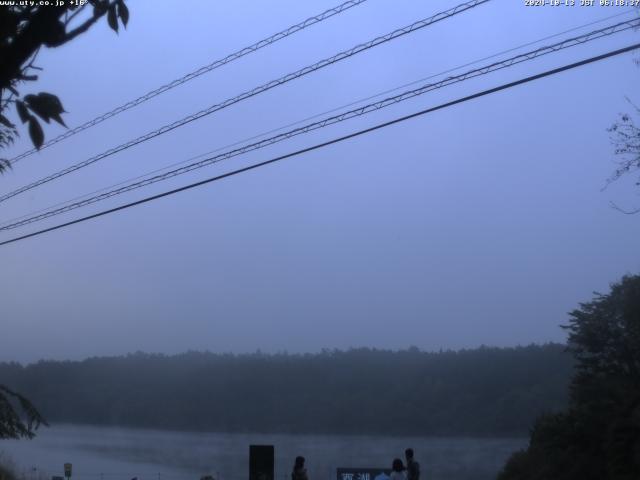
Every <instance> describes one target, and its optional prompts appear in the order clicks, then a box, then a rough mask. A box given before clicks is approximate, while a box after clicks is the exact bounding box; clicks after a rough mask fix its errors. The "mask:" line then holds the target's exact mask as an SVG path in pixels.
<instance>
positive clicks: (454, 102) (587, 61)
mask: <svg viewBox="0 0 640 480" xmlns="http://www.w3.org/2000/svg"><path fill="white" fill-rule="evenodd" d="M638 48H640V43H636V44H633V45H630V46H628V47H624V48H620V49H618V50H613V51H609V52H607V53H604V54H602V55H597V56H595V57H590V58H587V59H585V60H581V61H579V62H574V63H571V64H568V65H564V66H562V67H558V68H554V69H552V70H547V71H545V72H542V73H539V74H536V75H531V76H529V77H525V78H522V79H520V80H516V81H513V82H509V83H505V84H503V85H500V86H498V87H494V88H490V89H487V90H483V91H481V92H477V93H474V94H472V95H468V96H466V97H462V98H458V99H456V100H452V101H450V102H446V103H443V104H440V105H438V106H436V107H430V108H427V109H424V110H421V111H419V112H415V113H412V114H410V115H405V116H403V117H399V118H395V119H393V120H390V121H387V122H384V123H380V124H378V125H375V126H373V127H369V128H365V129H363V130H359V131H356V132H353V133H350V134H348V135H344V136H342V137H338V138H334V139H332V140H329V141H326V142H322V143H318V144H316V145H313V146H311V147H307V148H303V149H301V150H297V151H295V152H291V153H288V154H285V155H280V156H278V157H275V158H272V159H270V160H266V161H264V162H260V163H256V164H253V165H249V166H247V167H243V168H239V169H237V170H233V171H231V172H227V173H224V174H222V175H217V176H215V177H210V178H207V179H205V180H201V181H199V182H195V183H191V184H189V185H185V186H183V187H179V188H176V189H173V190H170V191H167V192H163V193H159V194H157V195H152V196H150V197H146V198H143V199H140V200H136V201H134V202H130V203H127V204H124V205H120V206H118V207H114V208H110V209H108V210H103V211H101V212H98V213H94V214H92V215H87V216H85V217H81V218H77V219H75V220H71V221H69V222H65V223H61V224H58V225H55V226H52V227H49V228H45V229H42V230H38V231H36V232H32V233H29V234H26V235H22V236H20V237H15V238H12V239H10V240H5V241H3V242H0V246H4V245H8V244H10V243H15V242H18V241H21V240H26V239H27V238H31V237H35V236H38V235H42V234H44V233H47V232H52V231H54V230H59V229H61V228H65V227H68V226H71V225H75V224H78V223H82V222H86V221H88V220H92V219H94V218H99V217H102V216H105V215H109V214H111V213H115V212H118V211H121V210H125V209H128V208H131V207H135V206H138V205H142V204H144V203H148V202H151V201H154V200H158V199H160V198H163V197H167V196H170V195H174V194H176V193H179V192H184V191H186V190H190V189H192V188H196V187H200V186H202V185H206V184H209V183H212V182H216V181H218V180H222V179H224V178H228V177H231V176H234V175H238V174H240V173H244V172H248V171H250V170H254V169H257V168H260V167H264V166H266V165H270V164H273V163H276V162H279V161H281V160H284V159H287V158H292V157H296V156H299V155H302V154H304V153H307V152H311V151H314V150H318V149H321V148H324V147H327V146H329V145H333V144H336V143H340V142H343V141H345V140H349V139H351V138H355V137H359V136H361V135H365V134H367V133H371V132H374V131H376V130H379V129H382V128H386V127H389V126H391V125H395V124H397V123H401V122H405V121H407V120H410V119H412V118H416V117H419V116H422V115H426V114H428V113H431V112H435V111H437V110H442V109H445V108H448V107H452V106H454V105H458V104H460V103H464V102H468V101H470V100H474V99H476V98H480V97H483V96H486V95H490V94H493V93H496V92H499V91H502V90H507V89H509V88H513V87H516V86H518V85H522V84H525V83H529V82H533V81H535V80H539V79H541V78H544V77H548V76H551V75H556V74H558V73H561V72H565V71H567V70H572V69H575V68H578V67H581V66H584V65H588V64H591V63H595V62H599V61H602V60H605V59H607V58H610V57H613V56H616V55H621V54H623V53H627V52H631V51H633V50H637V49H638Z"/></svg>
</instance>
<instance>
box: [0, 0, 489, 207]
mask: <svg viewBox="0 0 640 480" xmlns="http://www.w3.org/2000/svg"><path fill="white" fill-rule="evenodd" d="M489 1H491V0H471V1H468V2H465V3H462V4H460V5H458V6H456V7H453V8H451V9H449V10H446V11H444V12H440V13H438V14H436V15H433V16H431V17H428V18H425V19H423V20H419V21H417V22H414V23H412V24H411V25H408V26H406V27H403V28H399V29H397V30H394V31H393V32H390V33H388V34H386V35H382V36H379V37H376V38H374V39H373V40H370V41H368V42H366V43H362V44H359V45H356V46H355V47H353V48H350V49H349V50H345V51H343V52H340V53H338V54H336V55H334V56H332V57H329V58H326V59H324V60H321V61H319V62H316V63H314V64H312V65H309V66H307V67H304V68H302V69H300V70H297V71H295V72H293V73H289V74H288V75H285V76H283V77H280V78H278V79H276V80H272V81H270V82H268V83H265V84H263V85H261V86H259V87H256V88H254V89H252V90H249V91H247V92H244V93H242V94H240V95H238V96H236V97H233V98H230V99H228V100H225V101H224V102H222V103H218V104H214V105H211V106H210V107H208V108H205V109H204V110H200V111H199V112H196V113H194V114H192V115H189V116H187V117H184V118H182V119H180V120H177V121H175V122H173V123H170V124H168V125H165V126H163V127H161V128H159V129H157V130H154V131H152V132H149V133H147V134H145V135H142V136H140V137H138V138H135V139H133V140H130V141H128V142H126V143H123V144H121V145H118V146H117V147H113V148H110V149H109V150H107V151H105V152H103V153H100V154H98V155H95V156H93V157H91V158H89V159H87V160H84V161H82V162H79V163H76V164H74V165H71V166H70V167H67V168H65V169H63V170H60V171H58V172H56V173H53V174H51V175H48V176H46V177H44V178H41V179H40V180H37V181H35V182H33V183H30V184H28V185H25V186H23V187H20V188H18V189H16V190H13V191H11V192H8V193H6V194H4V195H1V196H0V202H4V201H6V200H8V199H10V198H12V197H15V196H16V195H19V194H21V193H24V192H27V191H29V190H32V189H34V188H36V187H39V186H40V185H43V184H45V183H48V182H50V181H52V180H55V179H57V178H60V177H62V176H64V175H68V174H70V173H72V172H75V171H76V170H79V169H81V168H84V167H87V166H89V165H92V164H94V163H96V162H98V161H100V160H102V159H104V158H106V157H109V156H111V155H114V154H116V153H119V152H122V151H123V150H127V149H128V148H131V147H133V146H135V145H138V144H140V143H142V142H146V141H148V140H151V139H152V138H155V137H157V136H159V135H162V134H165V133H167V132H170V131H172V130H174V129H176V128H178V127H182V126H184V125H186V124H188V123H191V122H193V121H195V120H199V119H200V118H203V117H205V116H207V115H211V114H212V113H214V112H217V111H219V110H222V109H224V108H227V107H229V106H231V105H234V104H236V103H238V102H241V101H243V100H246V99H248V98H251V97H253V96H255V95H258V94H260V93H263V92H266V91H267V90H271V89H272V88H275V87H278V86H280V85H283V84H285V83H288V82H290V81H292V80H295V79H297V78H300V77H303V76H305V75H308V74H309V73H311V72H315V71H316V70H319V69H321V68H324V67H327V66H329V65H332V64H334V63H337V62H339V61H342V60H345V59H347V58H350V57H352V56H354V55H357V54H358V53H361V52H364V51H366V50H369V49H370V48H373V47H377V46H379V45H381V44H383V43H386V42H389V41H391V40H395V39H397V38H400V37H402V36H404V35H407V34H410V33H413V32H416V31H418V30H421V29H422V28H425V27H427V26H430V25H433V24H434V23H437V22H440V21H442V20H445V19H448V18H451V17H453V16H455V15H457V14H460V13H462V12H465V11H467V10H470V9H472V8H474V7H477V6H479V5H482V4H484V3H487V2H489Z"/></svg>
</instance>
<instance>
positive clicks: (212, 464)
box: [0, 425, 527, 480]
mask: <svg viewBox="0 0 640 480" xmlns="http://www.w3.org/2000/svg"><path fill="white" fill-rule="evenodd" d="M526 442H527V440H526V439H525V438H443V437H387V436H380V435H376V436H372V435H367V436H360V435H289V434H248V433H191V432H172V431H163V430H144V429H133V428H117V427H91V426H77V425H55V426H53V427H51V428H43V429H41V430H40V431H39V433H38V436H37V437H36V438H35V439H34V440H31V441H28V440H20V441H4V442H3V443H2V445H1V447H0V452H2V457H3V458H5V459H6V458H7V457H9V458H10V459H11V460H13V462H14V463H15V466H16V470H17V471H18V473H19V474H20V475H24V477H25V478H26V479H27V480H36V479H43V480H44V479H49V478H50V477H51V475H62V474H63V464H64V463H65V462H71V463H72V464H73V476H72V480H130V479H131V478H133V477H137V478H138V480H182V479H184V480H186V479H194V480H197V479H199V478H200V476H202V475H205V474H212V475H214V476H216V479H220V480H245V479H246V478H247V477H248V475H249V468H248V461H249V445H251V444H272V445H274V446H275V478H276V480H287V479H289V478H290V472H291V467H292V465H293V460H294V458H295V456H296V455H303V456H305V457H306V458H307V468H308V471H309V478H310V480H330V479H335V478H336V468H338V467H387V468H388V467H390V466H391V461H392V460H393V458H395V457H402V455H403V452H404V449H405V448H407V447H413V448H414V450H415V452H416V458H417V459H418V461H419V462H420V464H421V466H422V472H423V476H424V478H425V479H429V480H438V479H442V480H472V479H474V480H484V479H490V478H495V475H496V473H497V472H498V471H499V470H500V468H501V467H502V465H503V464H504V461H505V460H506V459H507V457H508V456H509V454H510V453H512V452H513V451H514V450H517V449H520V448H523V447H525V446H526ZM34 468H35V470H34Z"/></svg>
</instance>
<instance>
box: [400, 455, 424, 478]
mask: <svg viewBox="0 0 640 480" xmlns="http://www.w3.org/2000/svg"><path fill="white" fill-rule="evenodd" d="M404 457H405V458H406V460H407V480H420V464H419V463H418V462H416V461H415V460H414V458H413V448H407V449H406V450H405V451H404Z"/></svg>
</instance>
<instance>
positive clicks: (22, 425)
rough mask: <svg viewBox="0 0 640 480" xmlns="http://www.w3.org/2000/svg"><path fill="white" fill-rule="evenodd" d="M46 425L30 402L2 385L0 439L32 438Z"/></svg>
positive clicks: (0, 388) (0, 387)
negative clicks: (39, 428) (41, 426)
mask: <svg viewBox="0 0 640 480" xmlns="http://www.w3.org/2000/svg"><path fill="white" fill-rule="evenodd" d="M46 424H47V422H46V421H45V420H44V418H42V416H41V415H40V413H38V411H37V410H36V409H35V407H34V406H33V405H32V404H31V402H30V401H29V400H27V399H26V398H25V397H23V396H22V395H20V394H19V393H16V392H14V391H12V390H10V389H8V388H7V387H5V386H4V385H0V438H21V437H24V438H32V437H33V436H34V435H35V431H36V430H37V429H38V427H39V426H40V425H46Z"/></svg>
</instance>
